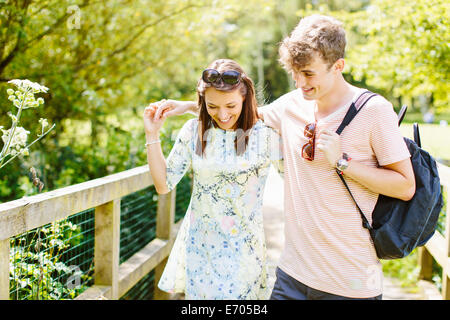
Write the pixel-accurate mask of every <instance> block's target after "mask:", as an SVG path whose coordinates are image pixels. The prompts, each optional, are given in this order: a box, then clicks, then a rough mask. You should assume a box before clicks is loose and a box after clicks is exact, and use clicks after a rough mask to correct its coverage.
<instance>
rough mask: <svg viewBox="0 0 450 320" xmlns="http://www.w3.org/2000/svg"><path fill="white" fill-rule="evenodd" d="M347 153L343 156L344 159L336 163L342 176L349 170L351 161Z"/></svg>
mask: <svg viewBox="0 0 450 320" xmlns="http://www.w3.org/2000/svg"><path fill="white" fill-rule="evenodd" d="M351 159H352V158H350V157H349V156H348V154H346V153H345V152H344V153H343V154H342V157H341V158H340V159H339V160H338V161H337V162H336V169H337V170H338V171H339V173H340V174H342V173H343V172H344V170H345V169H347V168H348V162H349V161H350V160H351Z"/></svg>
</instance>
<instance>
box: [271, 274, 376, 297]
mask: <svg viewBox="0 0 450 320" xmlns="http://www.w3.org/2000/svg"><path fill="white" fill-rule="evenodd" d="M276 276H277V280H276V281H275V285H274V287H273V290H272V295H271V296H270V300H381V297H382V295H381V294H380V295H379V296H376V297H372V298H348V297H344V296H338V295H335V294H331V293H327V292H323V291H320V290H316V289H313V288H311V287H308V286H307V285H305V284H303V283H301V282H299V281H297V280H296V279H294V278H292V277H291V276H289V275H288V274H287V273H285V272H284V271H283V270H281V269H280V268H277V270H276Z"/></svg>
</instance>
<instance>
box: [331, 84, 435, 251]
mask: <svg viewBox="0 0 450 320" xmlns="http://www.w3.org/2000/svg"><path fill="white" fill-rule="evenodd" d="M376 95H377V94H375V93H372V92H370V91H365V92H363V93H362V94H361V95H360V96H359V97H358V99H357V100H356V101H355V102H354V103H352V105H351V106H350V108H349V111H348V112H347V114H346V115H345V117H344V120H343V121H342V123H341V125H340V126H339V128H338V130H337V131H336V133H338V134H341V133H342V131H343V130H344V128H345V127H346V126H347V125H348V124H349V123H350V122H351V121H352V119H353V118H354V117H355V116H356V115H357V114H358V112H359V111H360V110H361V109H362V108H363V107H364V105H365V104H366V103H367V101H369V99H371V98H372V97H374V96H376ZM405 112H406V106H404V107H403V108H402V109H401V111H400V112H399V125H400V123H401V121H402V119H403V116H404V114H405ZM404 139H405V142H406V145H407V147H408V149H409V152H410V154H411V163H412V166H413V169H414V176H415V179H416V192H415V194H414V196H413V198H412V199H411V200H409V201H403V200H400V199H396V198H391V197H388V196H385V195H381V194H380V195H379V197H378V201H377V203H376V205H375V208H374V210H373V212H372V225H370V223H369V221H368V220H367V218H366V217H365V215H364V213H363V212H362V210H361V208H360V207H359V206H358V204H357V203H356V200H355V198H354V197H353V195H352V193H351V191H350V188H349V187H348V185H347V183H346V182H345V179H344V177H343V175H342V173H341V172H340V171H339V170H336V172H337V173H338V175H339V177H340V178H341V180H342V182H343V183H344V185H345V187H346V188H347V190H348V192H349V193H350V196H351V197H352V199H353V201H354V202H355V204H356V207H357V208H358V211H359V213H360V215H361V218H362V220H363V227H364V228H366V229H368V230H369V233H370V236H371V238H372V241H373V244H374V246H375V250H376V253H377V256H378V258H380V259H398V258H403V257H405V256H407V255H409V254H410V253H411V251H412V250H414V248H416V247H418V246H423V245H424V244H425V243H426V242H427V241H428V240H429V239H430V238H431V237H432V236H433V234H434V232H435V230H436V226H437V221H438V218H439V213H440V212H441V209H442V207H443V204H444V203H443V199H442V193H441V184H440V180H439V174H438V170H437V166H436V161H435V160H434V159H433V157H432V156H431V155H430V154H429V153H428V152H426V151H425V150H423V149H422V148H421V146H420V135H419V127H418V125H417V124H416V123H415V124H414V140H415V141H412V140H410V139H408V138H404Z"/></svg>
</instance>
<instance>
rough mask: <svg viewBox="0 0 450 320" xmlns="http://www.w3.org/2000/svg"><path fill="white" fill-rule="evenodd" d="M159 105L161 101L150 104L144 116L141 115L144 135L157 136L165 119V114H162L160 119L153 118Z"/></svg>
mask: <svg viewBox="0 0 450 320" xmlns="http://www.w3.org/2000/svg"><path fill="white" fill-rule="evenodd" d="M160 104H161V101H160V102H155V103H151V104H149V105H148V106H147V107H146V108H145V110H144V115H143V118H144V129H145V133H146V134H148V135H157V134H158V133H159V130H160V129H161V127H162V125H163V123H164V120H165V119H166V118H167V116H166V115H165V113H162V116H161V117H158V118H156V117H155V114H156V110H157V109H158V106H159V105H160Z"/></svg>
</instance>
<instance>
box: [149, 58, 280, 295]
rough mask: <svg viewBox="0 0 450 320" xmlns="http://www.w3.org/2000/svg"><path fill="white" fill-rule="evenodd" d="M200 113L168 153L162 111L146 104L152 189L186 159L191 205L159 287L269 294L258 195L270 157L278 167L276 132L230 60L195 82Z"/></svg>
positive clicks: (168, 184)
mask: <svg viewBox="0 0 450 320" xmlns="http://www.w3.org/2000/svg"><path fill="white" fill-rule="evenodd" d="M197 94H198V105H199V108H200V113H199V117H198V119H191V120H189V121H188V122H187V123H186V124H185V125H184V126H183V127H182V129H181V130H180V132H179V134H178V137H177V140H176V142H175V144H174V146H173V149H172V150H171V152H170V155H169V157H168V158H167V161H166V160H165V159H164V156H163V153H162V151H161V146H160V140H159V134H158V132H159V129H160V128H161V125H162V123H163V122H164V119H165V116H164V115H163V116H162V117H161V118H160V119H154V115H155V111H156V109H157V106H158V103H156V104H151V105H150V106H148V107H147V108H146V109H145V111H144V126H145V132H146V137H147V143H146V145H147V150H148V151H147V157H148V164H149V167H150V172H151V175H152V178H153V181H154V184H155V188H156V191H157V192H158V193H167V192H169V191H170V190H172V189H173V188H174V187H175V186H176V184H177V183H178V182H179V181H180V180H181V178H182V177H183V175H184V174H185V173H186V172H187V171H188V169H189V168H190V167H191V166H192V169H193V176H194V181H193V191H192V196H191V201H190V204H189V208H188V210H187V212H186V216H185V218H184V220H183V222H182V225H181V228H180V230H179V233H178V235H177V238H176V240H175V243H174V247H173V249H172V252H171V254H170V256H169V259H168V262H167V265H166V268H165V270H164V272H163V275H162V277H161V280H160V282H159V284H158V287H159V288H160V289H161V290H164V291H167V292H184V293H185V297H186V299H267V298H268V297H269V295H270V289H269V288H268V287H267V276H268V274H267V265H266V246H265V238H264V228H263V220H262V218H263V217H262V200H263V198H262V197H263V191H264V185H265V182H266V178H267V174H268V171H269V167H270V164H271V163H274V164H275V165H276V166H277V168H278V169H279V171H281V169H280V168H281V167H280V164H281V151H280V146H281V143H280V136H279V135H278V134H277V133H276V132H275V131H274V130H273V129H271V128H269V127H267V126H265V125H264V124H263V122H262V121H261V120H259V119H258V116H257V112H256V108H257V103H256V98H255V89H254V85H253V82H252V80H251V79H250V78H249V77H248V76H247V75H246V74H245V73H244V72H243V70H242V68H241V67H240V66H239V65H238V64H237V63H236V62H234V61H232V60H227V59H221V60H216V61H214V62H213V63H212V64H211V65H210V66H209V67H208V68H207V69H206V70H204V71H203V74H202V77H201V79H200V80H199V82H198V86H197Z"/></svg>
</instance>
